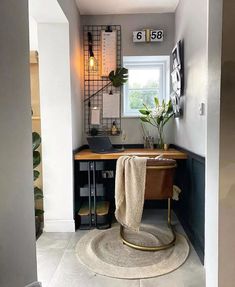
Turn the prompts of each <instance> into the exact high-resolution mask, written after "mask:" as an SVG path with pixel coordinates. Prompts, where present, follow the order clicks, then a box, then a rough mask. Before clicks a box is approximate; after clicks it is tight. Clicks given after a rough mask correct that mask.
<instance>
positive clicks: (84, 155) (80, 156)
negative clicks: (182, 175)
mask: <svg viewBox="0 0 235 287" xmlns="http://www.w3.org/2000/svg"><path fill="white" fill-rule="evenodd" d="M161 154H162V155H163V156H164V157H165V158H171V159H186V158H187V154H186V153H184V152H182V151H179V150H176V149H169V150H166V151H165V150H161V149H143V148H142V149H141V148H133V149H125V150H124V151H123V152H117V153H106V154H98V153H93V152H92V151H90V150H89V149H84V150H82V151H80V152H78V153H76V154H75V156H74V159H75V160H106V159H107V160H108V159H110V160H115V159H118V158H119V157H120V156H125V155H128V156H146V157H156V156H158V155H161Z"/></svg>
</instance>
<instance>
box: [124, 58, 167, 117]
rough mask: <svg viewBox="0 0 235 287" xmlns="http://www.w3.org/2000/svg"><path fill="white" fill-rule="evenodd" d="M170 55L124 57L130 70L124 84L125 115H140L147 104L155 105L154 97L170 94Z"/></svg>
mask: <svg viewBox="0 0 235 287" xmlns="http://www.w3.org/2000/svg"><path fill="white" fill-rule="evenodd" d="M169 62H170V57H169V56H144V57H138V56H137V57H132V56H130V57H124V58H123V65H124V67H125V68H127V69H128V70H129V78H128V82H127V83H126V85H125V86H124V93H123V95H124V98H123V116H124V117H138V116H139V109H141V108H142V107H143V104H146V105H147V106H149V107H154V97H156V96H157V97H158V98H159V99H160V100H162V99H166V98H167V97H168V96H169V74H170V72H169V69H170V64H169Z"/></svg>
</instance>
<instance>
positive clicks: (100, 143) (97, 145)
mask: <svg viewBox="0 0 235 287" xmlns="http://www.w3.org/2000/svg"><path fill="white" fill-rule="evenodd" d="M87 141H88V145H89V148H90V150H91V151H92V152H94V153H115V152H116V153H117V152H122V151H124V149H117V148H114V147H113V146H112V144H111V141H110V139H109V137H87Z"/></svg>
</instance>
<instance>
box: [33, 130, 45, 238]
mask: <svg viewBox="0 0 235 287" xmlns="http://www.w3.org/2000/svg"><path fill="white" fill-rule="evenodd" d="M32 140H33V146H32V148H33V179H34V182H35V181H36V180H37V179H38V178H39V177H40V172H39V171H38V170H37V169H36V168H37V167H38V166H39V164H40V163H41V154H40V152H39V151H38V148H39V147H40V145H41V137H40V135H39V134H38V133H37V132H33V133H32ZM42 198H43V192H42V189H41V188H39V187H38V186H37V185H36V184H34V203H35V228H36V237H37V238H38V236H39V235H40V234H41V230H42V223H41V222H42V221H41V216H42V215H43V213H44V211H43V210H42V209H40V208H37V201H38V200H40V199H42Z"/></svg>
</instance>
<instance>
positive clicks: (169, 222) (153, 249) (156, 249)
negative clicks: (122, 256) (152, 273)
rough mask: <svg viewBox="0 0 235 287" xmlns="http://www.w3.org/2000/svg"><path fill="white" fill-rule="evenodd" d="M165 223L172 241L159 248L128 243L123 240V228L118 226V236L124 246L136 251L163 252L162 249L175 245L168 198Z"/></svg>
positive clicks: (169, 199)
mask: <svg viewBox="0 0 235 287" xmlns="http://www.w3.org/2000/svg"><path fill="white" fill-rule="evenodd" d="M167 223H168V227H169V228H170V230H171V233H172V236H173V239H172V240H171V241H170V242H169V243H166V244H162V245H159V246H144V245H138V244H135V243H132V242H130V241H128V240H127V239H126V238H125V236H124V227H123V226H122V225H121V226H120V236H121V239H122V242H123V243H124V244H126V245H127V246H129V247H131V248H134V249H137V250H142V251H159V250H164V249H167V248H170V247H172V246H173V245H174V244H175V240H176V235H175V231H174V228H173V226H172V224H171V198H168V218H167Z"/></svg>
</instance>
